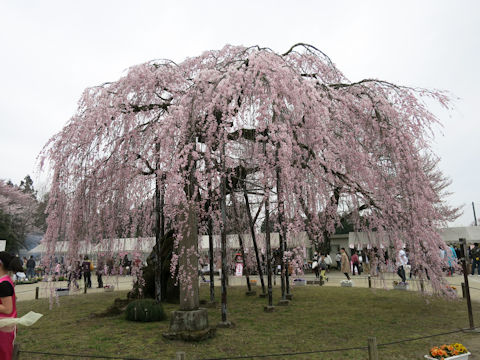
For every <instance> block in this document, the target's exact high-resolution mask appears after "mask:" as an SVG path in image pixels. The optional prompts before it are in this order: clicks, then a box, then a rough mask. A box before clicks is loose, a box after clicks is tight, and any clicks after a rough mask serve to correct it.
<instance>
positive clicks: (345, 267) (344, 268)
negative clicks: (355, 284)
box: [340, 248, 350, 280]
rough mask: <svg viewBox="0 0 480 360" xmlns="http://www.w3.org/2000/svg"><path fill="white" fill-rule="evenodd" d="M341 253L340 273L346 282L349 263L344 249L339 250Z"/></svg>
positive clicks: (348, 277)
mask: <svg viewBox="0 0 480 360" xmlns="http://www.w3.org/2000/svg"><path fill="white" fill-rule="evenodd" d="M340 252H341V260H340V262H341V266H340V271H341V272H342V273H343V274H344V275H345V276H346V277H347V280H350V275H349V272H350V261H349V260H348V255H347V252H346V251H345V248H341V249H340Z"/></svg>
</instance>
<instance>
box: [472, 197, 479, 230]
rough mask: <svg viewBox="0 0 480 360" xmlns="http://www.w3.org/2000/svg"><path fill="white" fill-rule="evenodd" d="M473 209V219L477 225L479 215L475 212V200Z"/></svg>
mask: <svg viewBox="0 0 480 360" xmlns="http://www.w3.org/2000/svg"><path fill="white" fill-rule="evenodd" d="M472 209H473V219H474V220H475V226H478V224H477V215H476V214H475V203H474V202H473V201H472Z"/></svg>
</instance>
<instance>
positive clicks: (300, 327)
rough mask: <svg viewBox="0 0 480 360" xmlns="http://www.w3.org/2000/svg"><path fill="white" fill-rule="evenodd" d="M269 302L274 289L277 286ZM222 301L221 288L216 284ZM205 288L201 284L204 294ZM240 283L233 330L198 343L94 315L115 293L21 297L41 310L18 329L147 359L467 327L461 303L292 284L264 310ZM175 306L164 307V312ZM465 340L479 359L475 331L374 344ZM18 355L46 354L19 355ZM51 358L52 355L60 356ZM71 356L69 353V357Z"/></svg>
mask: <svg viewBox="0 0 480 360" xmlns="http://www.w3.org/2000/svg"><path fill="white" fill-rule="evenodd" d="M274 290H275V291H274V295H275V297H274V303H276V302H278V300H279V292H280V291H279V289H278V288H276V289H274ZM216 291H217V296H218V298H219V295H220V294H219V293H220V289H219V288H216ZM207 292H208V289H207V288H203V287H202V288H201V298H204V299H207V297H208V293H207ZM244 293H245V288H243V287H242V288H240V287H235V288H234V287H232V288H229V298H228V311H229V320H231V321H233V322H234V323H235V324H236V327H235V328H232V329H218V330H217V334H216V337H215V338H213V339H210V340H207V341H205V342H202V343H183V342H178V341H170V340H166V339H164V338H163V337H162V335H161V334H162V333H163V332H165V331H167V330H168V325H169V321H168V320H167V321H163V322H157V323H134V322H128V321H126V320H125V318H124V315H121V316H115V317H108V318H91V317H90V316H89V315H90V314H91V313H92V312H100V311H103V310H105V309H106V308H107V307H108V306H109V305H111V304H112V303H113V300H114V298H115V297H124V296H125V295H126V292H115V293H100V294H89V295H78V296H70V297H63V298H61V299H60V300H61V305H60V307H56V306H55V307H54V309H53V310H49V309H48V301H47V300H32V301H23V302H19V303H18V304H17V305H18V310H19V316H21V315H23V314H25V313H26V312H28V311H30V310H33V311H36V312H40V313H42V314H44V317H43V318H42V319H40V320H39V321H38V322H37V323H36V324H35V325H33V326H31V327H29V328H26V327H21V328H20V329H19V331H18V337H17V341H18V342H19V343H20V344H21V349H22V350H31V351H45V352H56V353H76V354H84V355H88V354H92V355H106V356H121V357H129V356H130V357H137V358H148V359H174V357H175V352H176V351H185V352H186V354H187V359H188V360H191V359H202V358H214V357H228V356H232V357H233V356H240V355H254V354H272V353H288V352H301V351H311V350H320V349H335V348H346V347H356V346H366V344H367V338H368V337H370V336H376V337H377V342H378V343H387V342H391V341H395V340H400V339H407V338H413V337H418V336H423V335H430V334H436V333H441V332H446V331H449V330H454V329H458V328H463V327H467V326H468V317H467V313H466V304H465V302H464V300H454V301H452V300H443V299H438V298H433V297H422V296H421V295H418V294H417V293H414V292H403V291H386V290H369V289H361V288H340V287H338V288H337V287H319V286H307V287H302V288H296V289H294V292H293V293H294V300H293V301H292V302H291V303H290V305H289V306H286V307H280V306H277V307H276V309H275V312H273V313H265V312H264V311H263V306H264V305H265V304H266V299H260V298H258V297H246V296H245V295H244ZM177 308H178V306H176V305H168V304H167V305H165V309H166V311H167V313H168V314H170V311H173V310H176V309H177ZM474 313H475V315H476V318H475V322H476V325H477V326H479V325H480V303H474ZM209 321H210V324H211V325H214V324H216V323H218V322H219V321H220V310H219V309H218V308H217V309H209ZM444 342H462V343H464V344H465V345H466V346H467V348H470V349H472V350H474V351H475V352H476V354H477V356H475V357H473V359H480V334H465V333H457V334H453V335H446V336H439V337H434V338H430V339H425V340H418V341H414V342H407V343H403V344H397V345H392V346H387V347H382V348H379V354H380V359H420V358H422V356H423V355H424V354H426V353H427V351H428V349H429V348H430V347H431V346H432V345H441V344H443V343H444ZM20 358H21V359H49V358H53V357H50V356H43V355H42V356H41V355H32V354H23V355H22V354H21V357H20ZM61 358H62V357H54V358H53V359H61ZM367 358H368V353H367V351H366V350H357V351H350V352H337V353H330V354H329V353H323V354H309V355H297V356H288V357H286V356H279V357H267V358H264V359H292V360H298V359H308V360H311V359H367ZM69 359H71V357H70V358H69Z"/></svg>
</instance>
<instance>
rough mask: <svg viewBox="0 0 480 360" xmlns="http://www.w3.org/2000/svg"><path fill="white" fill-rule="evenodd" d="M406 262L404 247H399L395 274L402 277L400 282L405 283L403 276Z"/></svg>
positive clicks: (405, 279)
mask: <svg viewBox="0 0 480 360" xmlns="http://www.w3.org/2000/svg"><path fill="white" fill-rule="evenodd" d="M407 264H408V258H407V254H406V252H405V250H404V249H400V251H399V252H398V256H397V274H398V276H400V278H401V279H402V282H401V284H406V283H407V278H406V276H405V265H407Z"/></svg>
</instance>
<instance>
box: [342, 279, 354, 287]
mask: <svg viewBox="0 0 480 360" xmlns="http://www.w3.org/2000/svg"><path fill="white" fill-rule="evenodd" d="M340 286H343V287H352V286H353V282H352V280H342V281H340Z"/></svg>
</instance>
